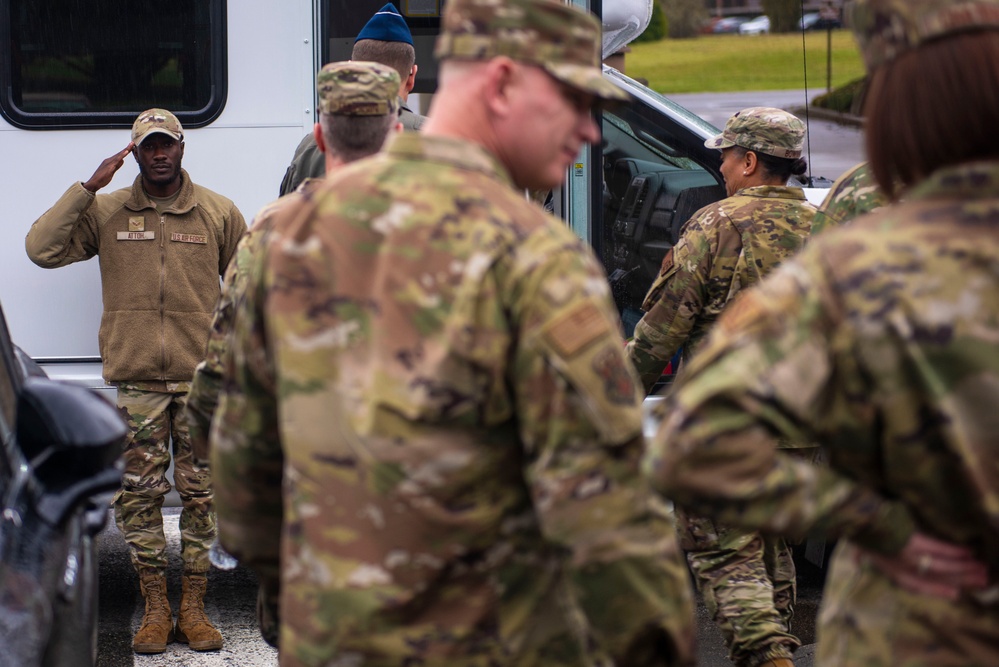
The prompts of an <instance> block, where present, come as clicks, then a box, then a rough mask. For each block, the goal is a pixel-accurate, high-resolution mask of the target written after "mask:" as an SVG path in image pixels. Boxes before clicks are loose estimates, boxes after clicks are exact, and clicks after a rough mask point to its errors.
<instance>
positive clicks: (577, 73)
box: [541, 63, 631, 102]
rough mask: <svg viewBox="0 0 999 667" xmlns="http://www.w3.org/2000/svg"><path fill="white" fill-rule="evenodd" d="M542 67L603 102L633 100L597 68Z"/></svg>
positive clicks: (576, 66)
mask: <svg viewBox="0 0 999 667" xmlns="http://www.w3.org/2000/svg"><path fill="white" fill-rule="evenodd" d="M541 67H542V68H543V69H544V70H545V71H546V72H548V73H549V74H551V75H552V76H553V77H555V78H556V79H558V80H559V81H561V82H562V83H565V84H567V85H569V86H572V87H573V88H578V89H579V90H582V91H585V92H587V93H590V94H591V95H595V96H596V97H598V98H600V99H602V100H608V101H617V102H626V101H628V100H629V99H631V96H630V95H628V93H626V92H625V91H623V90H621V89H620V88H618V87H617V86H615V85H614V84H613V83H611V82H610V81H608V80H607V79H605V78H604V75H603V72H602V71H601V70H600V69H599V68H597V67H592V66H589V65H576V64H573V63H545V64H543V65H542V66H541Z"/></svg>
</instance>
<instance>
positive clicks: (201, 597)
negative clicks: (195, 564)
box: [177, 574, 222, 651]
mask: <svg viewBox="0 0 999 667" xmlns="http://www.w3.org/2000/svg"><path fill="white" fill-rule="evenodd" d="M182 585H183V594H182V595H181V598H180V611H179V612H178V613H177V641H179V642H181V643H183V644H188V645H189V646H190V647H191V648H192V649H194V650H195V651H217V650H219V649H220V648H222V633H221V632H219V631H218V630H216V629H215V626H214V625H212V622H211V621H209V620H208V616H206V615H205V589H206V588H208V577H206V576H205V575H203V574H185V575H184V580H183V584H182Z"/></svg>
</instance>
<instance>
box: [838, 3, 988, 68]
mask: <svg viewBox="0 0 999 667" xmlns="http://www.w3.org/2000/svg"><path fill="white" fill-rule="evenodd" d="M846 15H847V16H848V17H849V18H850V25H851V26H852V28H853V33H854V35H855V36H856V38H857V42H858V43H859V44H860V51H861V53H862V54H863V56H864V63H865V64H866V65H867V68H868V69H869V70H870V69H874V68H875V67H877V66H878V65H880V64H882V63H885V62H888V61H889V60H892V59H894V58H895V57H897V56H898V55H900V54H901V53H904V52H905V51H908V50H910V49H913V48H915V47H916V46H918V45H919V44H922V43H923V42H926V41H929V40H931V39H936V38H939V37H942V36H944V35H948V34H951V33H954V32H962V31H969V30H983V29H996V28H999V0H854V2H851V3H850V4H848V5H847V7H846Z"/></svg>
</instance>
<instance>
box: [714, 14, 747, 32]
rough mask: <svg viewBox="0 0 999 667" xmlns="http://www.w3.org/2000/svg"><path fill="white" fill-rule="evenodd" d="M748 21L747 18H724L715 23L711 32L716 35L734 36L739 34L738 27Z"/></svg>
mask: <svg viewBox="0 0 999 667" xmlns="http://www.w3.org/2000/svg"><path fill="white" fill-rule="evenodd" d="M748 20H749V17H748V16H726V17H724V18H720V19H718V20H717V21H715V23H714V26H713V27H712V28H711V32H713V33H714V34H716V35H722V34H734V33H737V32H739V26H741V25H742V24H743V23H746V22H747V21H748Z"/></svg>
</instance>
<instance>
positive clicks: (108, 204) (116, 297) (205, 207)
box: [24, 170, 246, 382]
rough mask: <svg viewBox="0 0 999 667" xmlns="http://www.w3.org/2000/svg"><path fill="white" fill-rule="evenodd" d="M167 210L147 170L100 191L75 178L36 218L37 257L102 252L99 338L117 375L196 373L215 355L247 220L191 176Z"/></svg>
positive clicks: (136, 378)
mask: <svg viewBox="0 0 999 667" xmlns="http://www.w3.org/2000/svg"><path fill="white" fill-rule="evenodd" d="M181 179H182V180H181V189H180V194H179V196H178V197H177V199H176V201H174V203H173V205H171V206H170V208H168V209H167V210H165V211H163V212H162V213H159V212H157V210H156V208H155V207H154V206H153V203H152V202H151V201H150V199H149V197H148V196H146V193H145V191H143V189H142V177H141V176H138V177H136V179H135V182H133V183H132V187H131V188H123V189H121V190H118V191H116V192H112V193H109V194H97V195H95V194H94V193H92V192H90V191H88V190H86V189H85V188H84V187H83V185H82V184H81V183H75V184H74V185H73V186H72V187H70V188H69V190H67V191H66V194H64V195H63V196H62V197H61V198H60V199H59V201H58V202H56V204H55V206H53V207H52V208H51V209H49V210H48V211H46V212H45V214H44V215H42V217H40V218H39V219H38V220H36V221H35V223H34V224H33V225H32V226H31V229H30V230H29V231H28V236H27V238H26V239H25V244H24V245H25V248H26V250H27V251H28V257H29V258H31V261H33V262H34V263H35V264H37V265H38V266H41V267H43V268H47V269H53V268H56V267H60V266H65V265H67V264H72V263H73V262H80V261H83V260H86V259H90V258H91V257H93V256H94V255H99V260H100V264H101V289H102V293H103V297H104V314H103V316H102V317H101V328H100V333H99V343H100V352H101V359H102V360H103V362H104V379H105V380H106V381H108V382H144V381H152V380H167V381H178V382H187V381H190V380H191V378H192V376H193V374H194V367H195V366H196V365H197V364H198V362H199V361H201V360H202V359H203V358H204V356H205V345H206V343H207V341H208V330H209V326H210V324H211V320H212V313H213V311H214V309H215V302H216V301H217V300H218V297H219V276H220V275H221V274H222V273H223V272H224V271H225V267H226V265H227V264H228V263H229V259H230V258H231V257H232V256H233V253H234V252H235V250H236V244H237V243H238V242H239V239H240V237H241V236H242V235H243V233H244V232H245V231H246V221H245V220H244V219H243V215H242V214H241V213H240V212H239V209H237V208H236V206H235V204H233V203H232V202H231V201H230V200H228V199H226V198H225V197H222V196H221V195H218V194H216V193H214V192H212V191H211V190H208V189H207V188H203V187H201V186H199V185H195V184H194V183H192V182H191V179H190V177H189V176H188V175H187V172H186V171H183V170H181Z"/></svg>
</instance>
